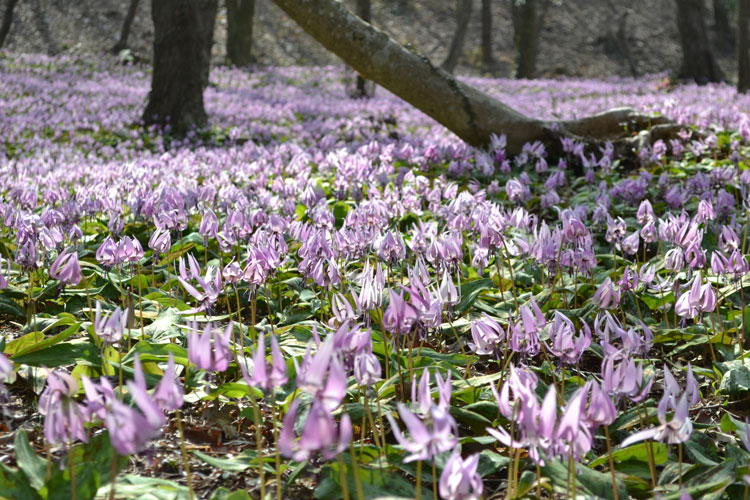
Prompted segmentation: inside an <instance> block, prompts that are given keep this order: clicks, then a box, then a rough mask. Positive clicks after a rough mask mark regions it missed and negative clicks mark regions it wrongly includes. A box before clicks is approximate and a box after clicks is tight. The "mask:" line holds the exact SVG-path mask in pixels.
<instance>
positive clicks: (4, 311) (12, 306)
mask: <svg viewBox="0 0 750 500" xmlns="http://www.w3.org/2000/svg"><path fill="white" fill-rule="evenodd" d="M0 316H15V317H17V318H25V317H26V312H25V311H24V310H23V308H22V307H21V306H19V305H18V303H17V302H16V301H14V300H13V299H11V298H10V297H8V296H7V295H5V294H2V293H0Z"/></svg>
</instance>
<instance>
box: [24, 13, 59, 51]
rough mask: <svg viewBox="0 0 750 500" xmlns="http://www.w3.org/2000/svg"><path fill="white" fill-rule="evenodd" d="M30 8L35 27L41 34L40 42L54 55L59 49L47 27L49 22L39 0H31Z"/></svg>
mask: <svg viewBox="0 0 750 500" xmlns="http://www.w3.org/2000/svg"><path fill="white" fill-rule="evenodd" d="M31 8H32V10H33V11H34V22H35V23H36V29H37V31H39V34H40V35H41V36H42V42H44V44H45V45H46V46H47V52H48V53H50V54H52V55H55V54H57V53H58V52H59V51H60V49H59V48H58V46H57V43H56V42H55V40H54V38H52V32H51V31H50V29H49V22H48V21H47V13H46V12H45V10H44V7H43V6H42V4H41V1H40V0H31Z"/></svg>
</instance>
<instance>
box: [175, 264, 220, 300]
mask: <svg viewBox="0 0 750 500" xmlns="http://www.w3.org/2000/svg"><path fill="white" fill-rule="evenodd" d="M181 271H184V265H183V266H182V269H181ZM177 279H178V281H179V282H180V283H182V286H183V287H184V288H185V290H186V291H187V292H188V293H189V294H190V295H192V296H193V298H195V300H197V301H198V307H196V308H195V310H196V311H209V310H210V309H211V307H212V306H213V305H214V304H215V303H216V301H217V300H219V294H220V293H221V290H222V286H221V272H219V269H218V268H216V267H213V266H209V267H208V269H206V276H205V277H201V276H197V277H195V276H194V279H195V280H196V281H197V282H198V285H200V287H201V290H198V289H197V288H195V287H194V286H193V285H191V284H190V283H188V282H187V281H186V280H185V279H183V278H182V277H179V278H177Z"/></svg>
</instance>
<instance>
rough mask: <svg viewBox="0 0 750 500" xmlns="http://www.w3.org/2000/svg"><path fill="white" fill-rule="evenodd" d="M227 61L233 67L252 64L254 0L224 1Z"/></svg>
mask: <svg viewBox="0 0 750 500" xmlns="http://www.w3.org/2000/svg"><path fill="white" fill-rule="evenodd" d="M226 5H227V60H228V61H229V63H230V64H234V65H235V66H240V67H242V66H248V65H250V64H252V62H253V55H252V47H253V17H254V16H255V0H226Z"/></svg>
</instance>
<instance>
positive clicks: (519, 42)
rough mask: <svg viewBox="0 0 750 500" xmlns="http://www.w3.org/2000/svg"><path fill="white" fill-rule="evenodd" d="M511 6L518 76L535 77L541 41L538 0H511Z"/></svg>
mask: <svg viewBox="0 0 750 500" xmlns="http://www.w3.org/2000/svg"><path fill="white" fill-rule="evenodd" d="M510 6H511V14H512V17H513V42H514V45H515V49H516V78H534V77H535V76H536V54H537V47H538V43H539V29H538V28H539V16H538V14H539V12H538V9H537V7H538V5H537V0H524V1H523V2H521V1H519V0H510Z"/></svg>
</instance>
